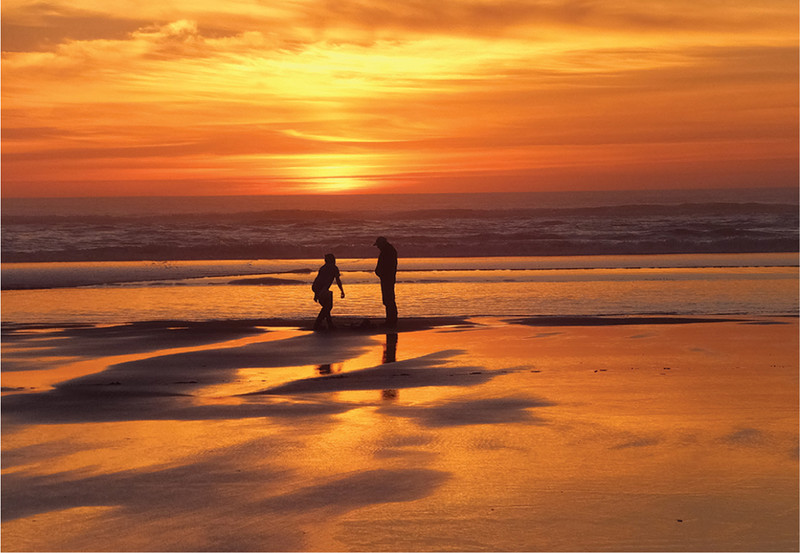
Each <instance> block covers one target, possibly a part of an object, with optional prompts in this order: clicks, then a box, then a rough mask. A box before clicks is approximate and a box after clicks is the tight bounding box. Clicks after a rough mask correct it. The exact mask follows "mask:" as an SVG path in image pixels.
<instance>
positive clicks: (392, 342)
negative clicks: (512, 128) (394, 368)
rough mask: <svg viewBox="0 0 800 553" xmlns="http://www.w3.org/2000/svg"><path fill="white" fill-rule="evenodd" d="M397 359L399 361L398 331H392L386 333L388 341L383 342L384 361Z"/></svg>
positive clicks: (392, 361) (390, 361) (388, 361)
mask: <svg viewBox="0 0 800 553" xmlns="http://www.w3.org/2000/svg"><path fill="white" fill-rule="evenodd" d="M395 361H397V333H395V332H392V333H390V334H387V335H386V343H385V344H383V363H394V362H395Z"/></svg>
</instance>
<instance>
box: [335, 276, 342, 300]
mask: <svg viewBox="0 0 800 553" xmlns="http://www.w3.org/2000/svg"><path fill="white" fill-rule="evenodd" d="M336 284H337V285H338V286H339V290H341V291H342V297H344V288H342V279H341V278H339V275H336Z"/></svg>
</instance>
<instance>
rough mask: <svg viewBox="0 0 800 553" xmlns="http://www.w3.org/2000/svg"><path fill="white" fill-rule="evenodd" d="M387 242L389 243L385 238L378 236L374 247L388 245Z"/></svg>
mask: <svg viewBox="0 0 800 553" xmlns="http://www.w3.org/2000/svg"><path fill="white" fill-rule="evenodd" d="M387 242H388V240H386V238H384V237H383V236H378V238H376V239H375V243H374V244H372V245H373V246H379V245H381V244H386V243H387Z"/></svg>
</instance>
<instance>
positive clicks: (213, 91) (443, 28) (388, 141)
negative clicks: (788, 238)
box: [0, 0, 798, 196]
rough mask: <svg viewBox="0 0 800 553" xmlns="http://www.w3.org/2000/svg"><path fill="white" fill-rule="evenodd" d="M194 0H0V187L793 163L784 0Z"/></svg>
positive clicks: (345, 186)
mask: <svg viewBox="0 0 800 553" xmlns="http://www.w3.org/2000/svg"><path fill="white" fill-rule="evenodd" d="M202 4H203V7H202V8H201V7H199V6H198V5H197V3H196V2H187V1H186V0H177V1H176V2H171V3H170V4H169V6H168V7H163V6H162V7H160V8H159V9H155V8H154V7H152V6H151V7H140V9H139V8H137V10H136V13H137V17H138V19H129V15H128V14H127V13H126V12H122V11H119V10H118V8H115V7H114V6H116V4H113V3H112V4H108V3H100V2H97V1H96V0H75V1H71V2H65V1H62V0H54V1H53V2H48V3H47V4H46V5H45V4H42V3H36V2H33V1H32V0H13V1H9V2H4V3H3V5H2V18H1V19H0V21H2V25H3V29H2V30H3V57H2V72H3V82H2V106H3V107H2V109H3V112H2V115H3V118H2V125H3V128H2V133H3V160H2V161H3V193H4V195H5V196H25V195H86V194H89V193H91V194H95V193H98V194H99V195H114V194H123V195H131V194H132V195H139V194H146V193H151V192H152V191H153V190H158V191H159V192H160V193H167V194H170V195H182V194H219V193H225V194H237V193H252V191H253V187H254V186H258V185H257V184H254V183H264V182H268V183H270V185H269V189H268V190H265V192H271V193H284V192H289V193H298V192H308V191H313V190H315V187H318V188H317V189H316V190H317V191H330V192H337V191H340V192H343V191H348V190H349V191H356V190H358V191H365V192H369V191H374V192H378V191H380V192H384V191H386V186H388V184H387V183H391V186H394V187H395V189H394V191H417V192H419V191H427V192H446V191H458V190H460V189H461V187H462V186H463V184H462V183H463V180H461V179H462V178H463V177H464V176H467V175H465V174H466V173H468V172H471V173H472V177H473V181H474V182H478V177H479V180H480V181H481V182H482V183H483V184H479V185H476V186H479V187H482V188H481V189H482V190H485V191H498V190H520V189H522V190H529V189H563V188H582V189H585V188H586V187H587V185H588V186H592V185H594V184H595V183H596V179H595V175H596V173H597V172H598V171H602V172H605V173H607V174H608V181H609V182H613V183H614V187H616V188H620V187H622V188H630V187H640V186H642V183H648V182H654V181H657V180H660V181H661V182H662V183H670V182H672V183H673V186H681V187H694V186H707V185H708V184H709V182H710V180H709V179H711V180H713V181H715V182H719V183H724V184H725V185H728V186H751V185H753V184H754V181H755V182H763V183H769V184H770V185H774V186H779V185H789V186H794V185H796V182H797V150H798V138H797V136H798V134H797V120H798V102H797V95H798V79H797V77H798V67H797V59H796V57H797V56H796V52H797V46H798V37H797V29H796V20H797V16H798V8H797V5H796V3H795V2H790V1H788V0H775V1H774V2H771V3H770V7H769V8H762V7H761V6H759V7H758V8H755V7H753V6H752V4H751V3H750V2H746V1H745V0H731V1H730V2H728V3H727V4H726V9H725V10H718V9H715V8H714V6H711V5H706V4H704V3H702V2H701V3H699V4H698V3H697V2H696V1H692V2H689V0H671V1H670V2H664V1H661V0H648V1H646V2H632V1H622V2H621V3H619V4H615V6H614V7H613V8H608V7H606V6H605V5H604V4H602V3H587V4H586V5H585V6H582V7H581V8H580V9H578V10H577V11H576V8H575V7H574V5H573V4H574V3H572V2H567V1H566V0H563V1H554V2H547V3H542V2H526V1H521V2H509V3H503V2H492V3H481V2H473V1H470V2H463V1H461V0H455V1H454V2H448V3H447V5H446V6H442V7H440V8H439V9H436V10H429V9H422V8H419V7H417V6H413V5H412V6H409V5H406V4H404V3H391V2H384V1H383V0H375V2H373V4H376V5H370V6H367V5H366V4H365V3H362V2H359V1H358V0H353V1H352V2H347V3H346V4H347V6H346V7H339V8H337V6H336V3H334V4H330V3H327V2H322V1H321V0H302V1H300V2H296V3H291V4H286V5H285V6H282V7H280V8H273V7H266V6H264V5H262V3H260V2H256V1H255V0H243V1H242V2H236V3H228V4H220V3H218V2H214V3H206V2H203V3H202ZM678 14H682V15H678ZM147 22H150V23H147ZM731 155H734V156H735V157H736V159H737V160H739V163H738V164H737V165H736V166H732V165H729V164H727V160H728V158H729V157H730V156H731ZM665 158H670V159H671V160H673V161H671V162H670V164H669V165H664V164H663V163H662V162H661V161H660V160H664V159H665ZM586 160H591V163H587V162H586ZM675 160H677V161H675ZM651 162H652V164H651ZM617 168H621V169H617ZM615 172H616V173H617V174H614V173H615ZM511 173H513V174H514V178H513V179H512V178H510V177H509V176H508V175H510V174H511ZM445 182H449V183H450V184H448V185H445V184H444V183H445ZM78 183H80V184H78ZM598 186H599V185H598ZM447 187H449V188H447Z"/></svg>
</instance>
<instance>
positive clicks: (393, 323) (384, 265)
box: [374, 236, 397, 328]
mask: <svg viewBox="0 0 800 553" xmlns="http://www.w3.org/2000/svg"><path fill="white" fill-rule="evenodd" d="M374 245H375V246H377V247H378V249H380V250H381V253H380V255H378V265H377V266H376V267H375V274H376V275H378V278H379V279H381V296H382V297H383V305H384V306H386V326H387V327H389V328H395V327H397V303H396V302H395V297H394V283H395V281H396V280H397V250H396V249H394V246H392V245H391V244H390V243H389V242H388V241H387V240H386V238H384V237H383V236H379V237H378V239H377V240H375V244H374Z"/></svg>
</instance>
